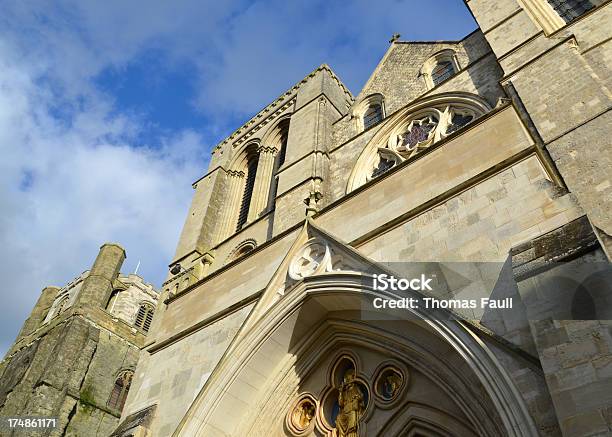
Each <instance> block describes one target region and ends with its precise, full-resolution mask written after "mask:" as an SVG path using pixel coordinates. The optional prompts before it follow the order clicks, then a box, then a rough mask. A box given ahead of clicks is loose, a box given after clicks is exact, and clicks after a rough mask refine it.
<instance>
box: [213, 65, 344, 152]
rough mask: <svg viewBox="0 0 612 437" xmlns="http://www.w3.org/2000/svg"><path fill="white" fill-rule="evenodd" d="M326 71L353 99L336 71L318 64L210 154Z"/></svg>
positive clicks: (272, 111)
mask: <svg viewBox="0 0 612 437" xmlns="http://www.w3.org/2000/svg"><path fill="white" fill-rule="evenodd" d="M323 70H325V71H327V72H329V74H330V75H331V77H332V78H333V79H334V80H335V81H336V82H337V83H338V85H339V86H340V88H342V90H343V91H344V93H345V94H346V95H347V96H348V97H349V98H350V99H351V100H354V99H355V97H354V96H353V93H351V91H350V90H349V89H348V87H347V86H346V85H344V83H343V82H342V81H341V80H340V78H339V77H338V76H337V75H336V73H334V71H333V70H332V69H331V67H330V66H329V65H327V64H325V63H323V64H321V65H319V66H318V67H317V68H315V69H314V70H313V71H311V72H310V73H309V74H307V75H306V76H305V77H304V78H303V79H302V80H301V81H299V82H297V83H296V84H295V85H293V86H292V87H291V88H289V89H288V90H287V91H285V92H284V93H282V94H281V95H280V96H279V97H277V98H276V99H275V100H274V101H273V102H271V103H269V104H268V105H266V106H265V107H264V108H263V109H261V110H260V111H259V112H257V114H255V115H254V116H253V117H251V118H250V119H249V120H247V122H246V123H244V124H243V125H242V126H240V127H239V128H238V129H236V130H235V131H234V132H232V133H231V134H230V135H228V136H227V137H226V138H225V139H224V140H222V141H220V142H219V143H217V145H216V146H215V147H214V148H213V150H212V154H213V155H214V154H215V152H216V151H217V150H219V149H220V148H221V147H222V146H224V145H225V144H227V143H229V142H230V141H232V140H234V139H235V138H236V137H237V136H239V135H240V134H242V133H245V132H244V131H245V129H250V128H251V127H253V126H254V125H256V124H257V123H258V122H260V121H261V119H263V118H264V117H265V116H268V115H270V114H271V113H274V110H276V109H277V108H278V107H282V104H283V102H284V101H285V100H287V99H289V98H291V97H292V96H293V94H294V93H295V92H296V91H297V90H298V89H299V88H300V87H301V86H302V85H303V84H305V83H306V82H308V81H309V80H310V78H312V77H314V76H315V75H316V74H317V73H318V72H319V71H323Z"/></svg>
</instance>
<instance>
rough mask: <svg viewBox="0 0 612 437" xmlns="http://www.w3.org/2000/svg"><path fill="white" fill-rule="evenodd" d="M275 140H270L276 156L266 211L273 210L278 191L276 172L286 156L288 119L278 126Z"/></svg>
mask: <svg viewBox="0 0 612 437" xmlns="http://www.w3.org/2000/svg"><path fill="white" fill-rule="evenodd" d="M277 131H278V133H277V137H278V138H277V140H276V141H275V140H274V137H272V138H271V140H272V144H273V146H276V147H278V154H277V155H276V163H275V165H274V172H273V174H272V175H271V179H270V196H269V198H268V202H267V208H268V210H271V209H273V208H274V204H275V202H276V193H277V190H278V174H276V173H278V170H279V169H280V168H281V167H282V166H283V164H284V163H285V156H286V155H287V142H288V141H289V119H288V118H286V119H284V120H283V121H281V122H280V123H279V124H278V128H277Z"/></svg>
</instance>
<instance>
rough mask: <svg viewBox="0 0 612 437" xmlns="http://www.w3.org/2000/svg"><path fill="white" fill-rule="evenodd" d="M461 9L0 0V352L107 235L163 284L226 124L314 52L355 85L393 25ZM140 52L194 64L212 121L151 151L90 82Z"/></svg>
mask: <svg viewBox="0 0 612 437" xmlns="http://www.w3.org/2000/svg"><path fill="white" fill-rule="evenodd" d="M347 5H350V7H347ZM459 11H463V14H464V15H463V16H462V15H457V12H459ZM443 13H444V14H446V15H445V16H442V15H441V14H443ZM467 15H468V14H467V12H466V10H465V6H464V5H463V4H462V2H460V1H459V0H447V1H446V2H444V8H442V7H437V8H427V7H423V2H418V1H416V0H407V1H397V0H381V1H379V2H378V3H377V5H376V8H375V9H372V4H371V2H369V1H366V0H357V1H355V2H352V3H346V2H328V1H323V0H319V1H312V2H285V1H282V0H270V1H266V2H263V1H247V0H230V1H222V2H219V1H204V2H202V1H201V0H184V1H179V2H167V1H153V2H151V1H145V0H133V1H129V2H126V1H123V0H108V1H103V2H100V1H88V0H63V1H57V2H42V1H30V0H28V1H9V2H4V4H3V10H2V14H0V29H1V30H0V213H1V214H0V275H2V278H3V291H4V293H3V294H5V296H4V299H3V302H4V306H3V309H2V311H3V316H2V318H1V319H0V332H1V333H2V334H1V335H0V353H3V351H4V349H5V348H6V347H7V346H8V345H9V344H10V343H11V342H12V341H13V339H14V336H15V334H16V333H17V330H18V329H19V327H20V326H21V324H22V322H23V320H24V319H25V318H26V317H27V315H28V313H29V311H30V309H31V307H32V305H33V304H34V302H35V300H36V299H37V297H38V295H39V292H40V289H41V288H42V287H43V286H44V285H47V284H57V285H62V284H64V283H65V282H66V281H67V280H69V279H71V278H73V277H74V276H76V275H78V274H79V273H80V272H81V271H83V270H85V269H87V268H88V267H89V266H90V264H91V262H92V261H93V259H94V257H95V255H96V253H97V250H98V247H99V246H100V244H101V243H103V242H104V241H107V240H113V241H118V242H120V243H121V244H123V245H124V247H126V249H127V252H128V260H127V262H126V264H125V269H124V270H126V271H127V270H131V269H133V268H134V266H135V265H136V263H137V262H138V261H139V260H140V261H141V262H142V264H141V270H140V273H142V274H143V275H144V276H145V278H146V279H147V280H149V281H153V282H155V283H156V284H159V283H160V282H161V281H162V280H163V277H164V275H165V271H166V263H167V262H168V261H169V260H170V257H171V256H172V253H173V251H174V247H175V244H176V241H177V239H178V234H179V231H180V228H181V227H182V224H183V220H184V217H185V214H186V211H187V207H188V203H189V201H190V198H191V195H192V190H191V182H192V181H193V180H194V179H196V178H197V177H199V176H200V175H201V174H202V173H203V172H204V171H205V168H206V165H207V162H206V161H207V158H208V151H209V150H210V146H211V145H212V143H213V142H215V141H216V140H219V139H220V138H219V132H222V131H224V130H226V127H227V124H228V119H229V118H235V117H238V118H241V119H246V118H248V116H250V115H252V113H253V112H254V111H256V110H258V109H259V108H261V107H262V106H264V105H265V104H267V103H268V102H269V101H271V100H273V99H274V98H275V97H276V95H277V94H279V93H280V92H282V91H284V90H285V88H287V87H289V86H291V85H292V84H293V83H294V82H296V81H298V80H300V79H301V78H302V77H303V76H304V75H305V74H307V73H308V72H309V71H310V70H311V69H313V68H315V67H316V66H318V65H319V64H321V63H323V62H327V63H329V64H330V65H331V66H332V68H334V69H335V70H336V72H337V73H339V75H340V77H342V78H343V79H344V80H345V81H346V83H347V85H349V86H350V87H351V88H353V91H358V90H357V89H356V88H357V86H359V85H360V84H361V83H363V82H364V81H365V80H366V79H367V76H368V75H369V73H370V72H371V70H372V68H373V67H374V66H375V64H376V62H377V61H378V59H379V58H380V57H381V56H382V54H383V52H384V51H385V50H386V47H387V43H386V40H387V39H388V37H389V36H390V35H391V33H392V32H396V31H399V32H409V33H410V34H411V35H409V36H412V37H413V38H416V37H421V38H422V37H424V36H427V37H430V38H432V37H433V38H435V39H439V38H448V37H449V35H448V34H447V35H440V34H438V35H432V34H431V32H429V33H428V32H426V29H427V28H428V26H429V25H428V23H432V24H435V27H436V28H437V29H439V30H443V31H446V29H452V28H453V27H455V28H457V29H459V30H457V34H456V35H454V36H456V37H459V36H462V34H465V33H467V30H469V27H471V26H472V25H471V24H470V22H469V18H468V20H467V24H466V19H465V17H466V16H467ZM451 16H454V18H453V20H454V21H453V22H448V23H446V25H445V26H444V27H443V28H442V29H440V26H439V23H440V22H441V21H443V20H444V19H450V17H451ZM459 22H462V23H463V24H458V23H459ZM461 26H463V28H461ZM404 36H406V35H404ZM151 49H153V50H156V51H157V52H159V53H160V56H163V63H166V64H168V66H169V68H172V67H178V68H181V66H185V65H189V66H190V67H192V68H194V70H195V71H196V72H197V73H198V76H199V77H198V78H197V79H198V80H197V81H196V82H197V83H199V86H198V88H197V89H196V90H195V92H194V95H193V103H194V105H196V106H197V107H198V108H199V110H201V111H202V112H203V113H204V114H205V115H207V116H208V117H209V119H210V123H209V124H208V125H206V126H193V129H198V130H197V131H196V130H190V129H188V130H185V131H179V132H170V133H168V134H166V137H164V138H161V139H160V141H159V142H160V143H161V147H159V145H158V144H156V145H155V147H152V146H151V145H149V144H146V142H145V141H143V140H141V138H143V137H144V138H150V135H149V136H147V135H143V134H146V133H150V132H149V131H148V129H149V127H150V124H149V122H148V121H147V119H146V114H144V115H138V114H134V113H131V112H127V111H126V109H125V108H121V107H118V106H117V104H116V102H115V101H114V99H113V96H111V95H107V94H104V93H103V92H102V91H101V90H100V89H98V88H97V87H96V81H95V78H96V77H97V76H98V75H99V74H100V73H101V72H104V71H107V70H108V69H112V70H113V71H117V72H119V73H120V72H121V71H123V70H124V69H125V68H126V67H127V66H128V65H129V64H130V62H133V61H134V60H135V59H138V56H139V55H140V54H142V53H143V52H145V51H147V50H151ZM198 81H199V82H198ZM232 123H233V122H232ZM231 127H234V128H235V127H237V126H235V125H234V126H231Z"/></svg>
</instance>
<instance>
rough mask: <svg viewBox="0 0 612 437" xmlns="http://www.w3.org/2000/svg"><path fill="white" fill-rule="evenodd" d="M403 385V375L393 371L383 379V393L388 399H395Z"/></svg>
mask: <svg viewBox="0 0 612 437" xmlns="http://www.w3.org/2000/svg"><path fill="white" fill-rule="evenodd" d="M401 386H402V377H401V375H399V374H398V373H397V372H394V371H391V372H389V373H388V374H387V375H385V379H384V381H383V395H384V397H385V398H387V399H393V398H394V397H395V395H396V394H397V392H398V391H399V389H400V387H401Z"/></svg>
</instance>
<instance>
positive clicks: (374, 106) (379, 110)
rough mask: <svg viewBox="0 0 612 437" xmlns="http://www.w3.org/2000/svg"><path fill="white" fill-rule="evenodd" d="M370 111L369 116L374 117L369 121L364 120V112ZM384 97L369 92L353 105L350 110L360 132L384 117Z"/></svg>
mask: <svg viewBox="0 0 612 437" xmlns="http://www.w3.org/2000/svg"><path fill="white" fill-rule="evenodd" d="M369 111H370V112H371V113H372V114H371V115H370V118H372V117H375V119H372V120H371V121H370V122H368V121H366V114H368V112H369ZM385 114H386V112H385V98H384V97H383V95H382V94H380V93H376V94H370V95H369V96H367V97H364V98H363V99H362V100H361V101H360V102H359V103H357V104H356V105H354V106H353V110H352V111H351V116H352V118H354V119H355V123H356V128H357V131H358V132H361V131H363V130H365V129H367V128H369V127H372V126H375V125H376V124H378V123H380V122H381V121H383V120H384V118H385Z"/></svg>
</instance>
